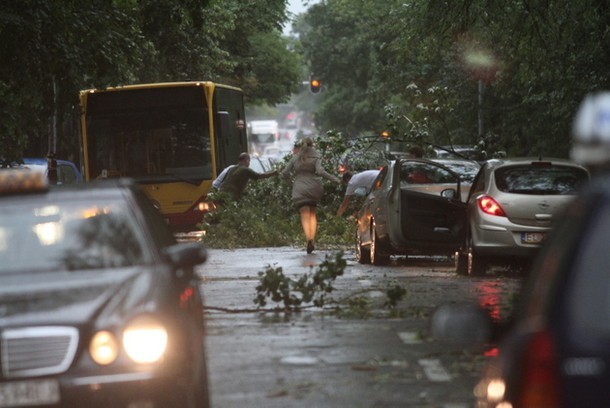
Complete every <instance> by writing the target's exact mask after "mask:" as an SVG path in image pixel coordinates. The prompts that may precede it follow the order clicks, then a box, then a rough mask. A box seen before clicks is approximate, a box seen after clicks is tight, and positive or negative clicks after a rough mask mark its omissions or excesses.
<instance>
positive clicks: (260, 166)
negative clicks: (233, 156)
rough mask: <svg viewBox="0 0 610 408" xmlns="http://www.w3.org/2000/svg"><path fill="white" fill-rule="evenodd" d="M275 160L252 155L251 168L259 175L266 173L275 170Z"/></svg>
mask: <svg viewBox="0 0 610 408" xmlns="http://www.w3.org/2000/svg"><path fill="white" fill-rule="evenodd" d="M274 163H275V160H273V159H272V158H270V157H261V156H257V155H250V166H249V167H250V168H251V169H252V170H254V171H255V172H257V173H266V172H268V171H271V170H273V164H274Z"/></svg>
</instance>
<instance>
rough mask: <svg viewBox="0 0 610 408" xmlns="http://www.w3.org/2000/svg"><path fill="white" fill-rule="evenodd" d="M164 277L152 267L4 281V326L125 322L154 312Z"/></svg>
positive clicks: (0, 302) (0, 313) (0, 282)
mask: <svg viewBox="0 0 610 408" xmlns="http://www.w3.org/2000/svg"><path fill="white" fill-rule="evenodd" d="M164 276H167V274H163V273H161V271H160V270H159V269H158V268H152V267H148V268H141V267H139V268H122V269H112V270H90V271H78V272H75V271H63V272H51V273H49V272H47V273H31V274H27V273H26V274H19V275H16V274H10V275H4V276H0V327H9V326H13V327H16V326H28V325H41V324H44V325H58V324H61V325H75V326H78V325H81V324H84V323H86V322H93V321H95V320H96V319H98V320H99V319H100V318H103V319H107V320H113V319H116V318H119V320H120V319H121V318H124V317H125V316H126V315H127V314H129V313H131V314H132V313H135V312H137V311H138V310H141V309H142V307H143V306H144V305H147V307H150V302H151V300H152V301H153V302H154V299H155V298H159V296H158V295H156V293H158V291H159V289H158V288H159V287H161V286H162V285H163V283H162V282H160V279H163V277H164Z"/></svg>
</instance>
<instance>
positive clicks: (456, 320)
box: [430, 304, 495, 344]
mask: <svg viewBox="0 0 610 408" xmlns="http://www.w3.org/2000/svg"><path fill="white" fill-rule="evenodd" d="M494 331H495V326H494V323H493V320H492V318H491V316H489V313H487V311H485V310H484V309H482V308H481V307H479V306H478V305H476V304H443V305H441V306H439V307H438V308H437V309H436V311H435V312H434V313H433V314H432V317H431V319H430V334H431V335H432V336H433V337H436V338H442V339H447V340H451V341H454V342H457V343H462V344H483V343H486V342H488V341H490V340H491V338H492V336H493V334H494Z"/></svg>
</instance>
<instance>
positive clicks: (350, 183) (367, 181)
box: [337, 170, 379, 216]
mask: <svg viewBox="0 0 610 408" xmlns="http://www.w3.org/2000/svg"><path fill="white" fill-rule="evenodd" d="M378 175H379V170H365V171H362V172H360V173H356V174H353V175H352V173H350V172H345V173H344V174H343V182H344V183H347V188H346V189H345V197H343V201H342V202H341V205H340V206H339V209H338V210H337V215H338V216H342V215H343V213H344V212H345V210H347V207H348V206H349V203H350V201H351V198H352V196H353V195H354V193H355V192H356V189H358V188H359V187H364V188H365V189H366V192H367V194H368V192H369V191H371V188H372V187H373V182H374V181H375V179H376V178H377V176H378Z"/></svg>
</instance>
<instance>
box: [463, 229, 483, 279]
mask: <svg viewBox="0 0 610 408" xmlns="http://www.w3.org/2000/svg"><path fill="white" fill-rule="evenodd" d="M467 262H468V266H467V268H466V271H467V272H468V275H470V276H481V275H485V272H486V271H487V260H486V259H485V258H484V257H482V256H481V255H479V254H477V253H476V252H475V250H474V248H473V245H472V237H470V238H469V239H468V252H467Z"/></svg>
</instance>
